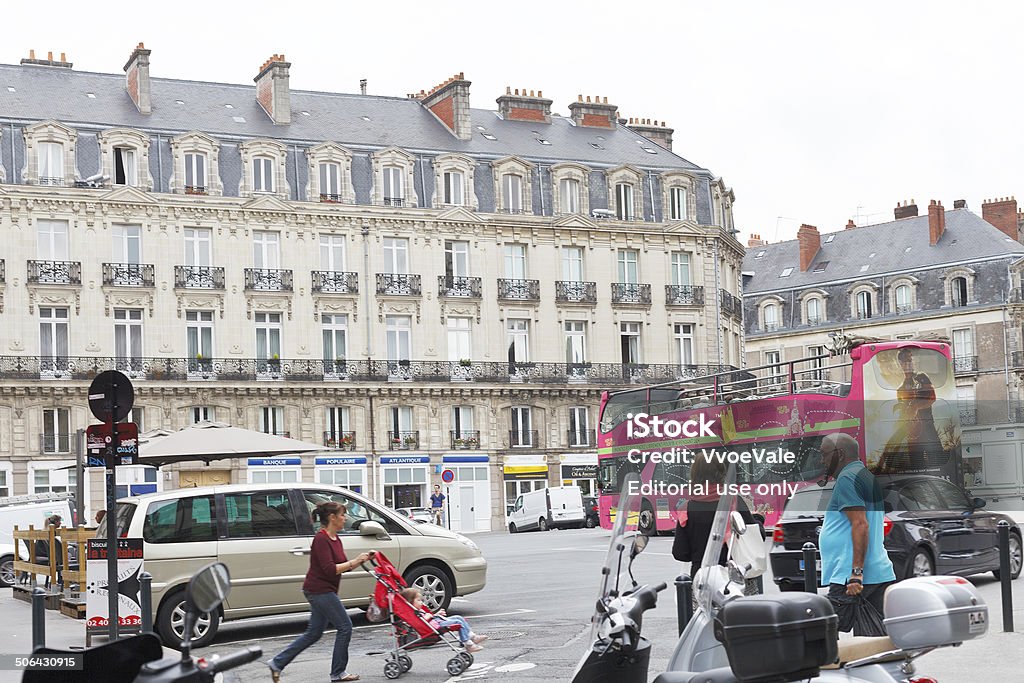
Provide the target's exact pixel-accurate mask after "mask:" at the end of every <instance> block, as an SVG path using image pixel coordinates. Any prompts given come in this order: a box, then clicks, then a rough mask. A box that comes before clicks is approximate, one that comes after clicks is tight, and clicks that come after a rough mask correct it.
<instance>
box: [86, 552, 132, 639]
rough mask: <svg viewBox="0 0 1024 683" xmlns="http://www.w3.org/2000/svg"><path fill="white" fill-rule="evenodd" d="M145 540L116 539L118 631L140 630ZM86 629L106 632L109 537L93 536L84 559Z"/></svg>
mask: <svg viewBox="0 0 1024 683" xmlns="http://www.w3.org/2000/svg"><path fill="white" fill-rule="evenodd" d="M140 574H142V539H141V538H119V539H117V576H116V577H114V590H116V591H117V599H118V604H117V624H118V632H119V633H130V632H138V631H139V630H140V628H141V626H142V606H141V604H140V597H139V593H140V590H141V587H142V584H141V582H140V581H139V575H140ZM85 590H86V594H85V630H86V633H90V632H91V633H99V634H104V633H106V632H107V629H108V619H109V615H110V612H109V610H108V608H107V606H108V601H107V591H108V590H109V588H108V581H107V539H105V538H90V539H89V543H88V545H87V546H86V559H85Z"/></svg>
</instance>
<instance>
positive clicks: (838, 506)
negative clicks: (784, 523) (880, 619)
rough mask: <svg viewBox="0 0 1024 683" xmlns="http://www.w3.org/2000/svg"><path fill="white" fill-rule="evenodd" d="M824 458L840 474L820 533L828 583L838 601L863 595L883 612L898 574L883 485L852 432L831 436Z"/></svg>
mask: <svg viewBox="0 0 1024 683" xmlns="http://www.w3.org/2000/svg"><path fill="white" fill-rule="evenodd" d="M821 459H822V463H823V464H824V466H825V474H826V476H830V477H835V480H836V484H835V488H834V489H833V491H832V498H831V499H830V500H829V502H828V506H827V507H826V509H825V521H824V523H823V524H822V527H821V534H820V536H819V538H818V544H819V547H820V549H821V580H822V583H823V584H825V585H827V586H828V596H829V599H830V600H831V601H832V602H833V604H837V603H840V602H843V601H845V600H848V598H844V596H851V597H853V596H857V595H861V596H863V598H864V599H865V600H867V601H868V602H870V603H871V604H872V605H874V606H875V607H876V608H877V609H878V613H879V614H882V607H883V597H884V595H885V590H886V589H887V588H888V587H889V586H890V584H892V582H894V581H895V580H896V573H895V572H894V571H893V569H892V562H891V561H890V560H889V555H888V553H886V551H885V545H884V543H885V532H884V524H885V505H884V501H883V496H882V490H881V488H880V487H879V486H878V482H877V481H875V477H874V475H873V474H871V472H870V471H869V470H868V469H867V468H866V467H865V466H864V463H863V462H861V460H860V456H859V453H858V447H857V441H856V440H855V439H854V438H853V437H851V436H850V435H849V434H829V435H828V436H826V437H825V438H824V439H823V440H822V442H821Z"/></svg>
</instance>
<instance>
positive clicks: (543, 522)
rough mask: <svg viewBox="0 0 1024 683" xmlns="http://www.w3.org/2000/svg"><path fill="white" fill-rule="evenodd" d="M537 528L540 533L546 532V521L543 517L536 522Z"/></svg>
mask: <svg viewBox="0 0 1024 683" xmlns="http://www.w3.org/2000/svg"><path fill="white" fill-rule="evenodd" d="M537 528H538V529H540V530H541V531H547V530H548V520H546V519H544V518H543V517H541V518H540V519H539V520H537Z"/></svg>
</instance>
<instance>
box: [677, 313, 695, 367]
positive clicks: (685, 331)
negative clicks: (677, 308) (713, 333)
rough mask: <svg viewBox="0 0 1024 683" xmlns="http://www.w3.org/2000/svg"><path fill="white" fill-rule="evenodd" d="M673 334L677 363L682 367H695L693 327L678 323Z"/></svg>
mask: <svg viewBox="0 0 1024 683" xmlns="http://www.w3.org/2000/svg"><path fill="white" fill-rule="evenodd" d="M673 332H674V334H673V337H672V340H673V343H674V344H675V352H676V360H677V362H678V363H679V365H681V366H685V365H693V364H694V360H693V325H691V324H689V323H676V324H675V325H674V326H673Z"/></svg>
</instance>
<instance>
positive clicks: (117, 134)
mask: <svg viewBox="0 0 1024 683" xmlns="http://www.w3.org/2000/svg"><path fill="white" fill-rule="evenodd" d="M99 142H100V155H101V157H102V159H103V174H104V175H106V176H109V177H110V182H111V183H113V184H114V185H127V186H130V187H139V188H142V189H144V190H151V189H153V181H152V179H151V178H150V177H149V171H148V169H149V136H148V135H145V134H144V133H140V132H139V131H137V130H130V129H127V128H120V129H114V130H105V131H103V132H102V133H100V134H99Z"/></svg>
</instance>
